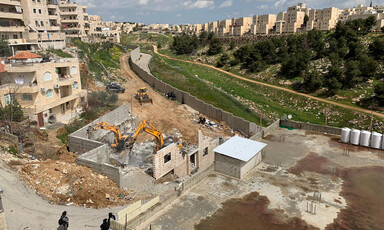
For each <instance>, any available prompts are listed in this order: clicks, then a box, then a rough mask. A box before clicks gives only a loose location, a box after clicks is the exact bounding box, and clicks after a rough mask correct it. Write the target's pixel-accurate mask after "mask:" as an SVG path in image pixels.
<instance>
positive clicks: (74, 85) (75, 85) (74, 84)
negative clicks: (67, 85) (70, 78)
mask: <svg viewBox="0 0 384 230" xmlns="http://www.w3.org/2000/svg"><path fill="white" fill-rule="evenodd" d="M73 88H74V89H77V81H75V82H73Z"/></svg>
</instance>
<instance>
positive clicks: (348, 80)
mask: <svg viewBox="0 0 384 230" xmlns="http://www.w3.org/2000/svg"><path fill="white" fill-rule="evenodd" d="M361 81H362V77H361V72H360V69H359V62H358V61H352V60H351V61H348V62H347V63H346V64H345V81H344V83H343V86H344V88H347V89H349V88H352V87H354V86H356V84H358V83H360V82H361Z"/></svg>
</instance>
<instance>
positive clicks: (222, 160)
mask: <svg viewBox="0 0 384 230" xmlns="http://www.w3.org/2000/svg"><path fill="white" fill-rule="evenodd" d="M215 171H217V172H219V173H222V174H225V175H228V176H231V177H235V178H239V179H240V178H241V161H240V160H237V159H234V158H232V157H227V156H224V155H221V154H219V153H215Z"/></svg>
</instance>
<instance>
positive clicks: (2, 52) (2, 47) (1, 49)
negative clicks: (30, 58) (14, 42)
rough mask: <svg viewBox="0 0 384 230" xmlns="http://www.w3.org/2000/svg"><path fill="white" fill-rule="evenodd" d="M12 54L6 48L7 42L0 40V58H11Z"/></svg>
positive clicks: (7, 47)
mask: <svg viewBox="0 0 384 230" xmlns="http://www.w3.org/2000/svg"><path fill="white" fill-rule="evenodd" d="M11 55H12V52H11V49H10V48H9V46H8V42H7V41H5V40H4V39H0V57H8V56H11Z"/></svg>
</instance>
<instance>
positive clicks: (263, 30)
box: [251, 14, 276, 34]
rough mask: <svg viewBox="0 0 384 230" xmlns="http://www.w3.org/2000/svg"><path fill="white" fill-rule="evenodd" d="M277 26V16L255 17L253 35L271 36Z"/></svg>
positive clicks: (252, 26)
mask: <svg viewBox="0 0 384 230" xmlns="http://www.w3.org/2000/svg"><path fill="white" fill-rule="evenodd" d="M275 25H276V15H275V14H266V15H254V16H253V18H252V25H251V34H269V33H270V31H271V30H272V29H273V27H274V26H275Z"/></svg>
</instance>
